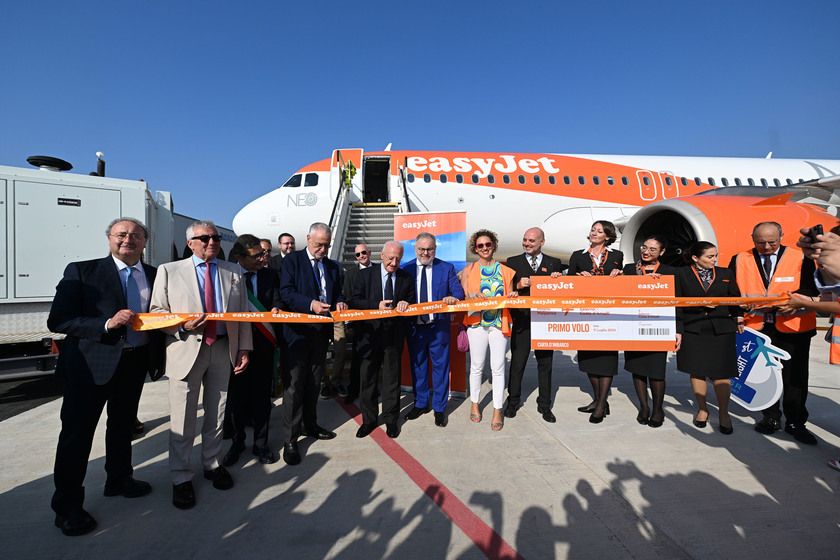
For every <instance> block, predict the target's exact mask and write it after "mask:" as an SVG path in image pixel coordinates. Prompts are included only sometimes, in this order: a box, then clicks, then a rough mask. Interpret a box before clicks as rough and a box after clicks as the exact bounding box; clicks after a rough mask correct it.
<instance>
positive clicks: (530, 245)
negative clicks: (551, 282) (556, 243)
mask: <svg viewBox="0 0 840 560" xmlns="http://www.w3.org/2000/svg"><path fill="white" fill-rule="evenodd" d="M543 245H545V232H544V231H543V230H542V229H540V228H538V227H532V228H531V229H529V230H528V231H526V232H525V233H524V234H522V249H523V250H524V251H525V254H526V255H528V256H531V257H536V256H538V255H539V254H540V252H541V251H542V246H543Z"/></svg>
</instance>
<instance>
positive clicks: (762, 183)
mask: <svg viewBox="0 0 840 560" xmlns="http://www.w3.org/2000/svg"><path fill="white" fill-rule="evenodd" d="M761 186H762V187H769V186H770V184H769V183H768V182H767V179H764V178H762V179H761Z"/></svg>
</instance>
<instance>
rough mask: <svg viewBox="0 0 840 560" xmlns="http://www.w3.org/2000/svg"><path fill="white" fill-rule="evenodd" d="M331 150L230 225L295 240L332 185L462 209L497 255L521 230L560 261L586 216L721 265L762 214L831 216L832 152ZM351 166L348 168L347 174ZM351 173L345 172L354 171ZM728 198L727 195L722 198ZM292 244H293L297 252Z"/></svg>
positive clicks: (581, 239)
mask: <svg viewBox="0 0 840 560" xmlns="http://www.w3.org/2000/svg"><path fill="white" fill-rule="evenodd" d="M771 155H772V154H769V155H768V156H767V157H766V158H763V159H759V158H756V159H750V158H719V157H668V156H612V155H566V154H548V153H543V154H513V153H506V152H499V153H472V152H429V151H408V150H403V151H391V150H390V145H389V146H388V148H386V150H385V151H382V152H372V153H370V152H368V153H365V152H363V151H362V150H360V149H346V150H335V151H334V152H333V156H332V158H329V159H325V160H322V161H318V162H315V163H312V164H310V165H307V166H305V167H303V168H302V169H300V170H299V171H298V172H297V173H295V174H294V175H292V177H291V178H290V179H289V180H288V181H286V183H285V184H283V186H281V187H279V188H277V189H275V190H273V191H271V192H269V193H267V194H265V195H263V196H261V197H260V198H258V199H257V200H255V201H253V202H251V203H250V204H248V205H247V206H245V208H243V209H242V210H241V211H240V212H239V213H238V214H237V215H236V217H235V218H234V220H233V229H234V230H235V231H236V232H237V233H238V234H239V233H246V232H247V233H253V234H254V235H257V236H259V237H267V238H269V239H272V240H275V239H277V236H278V235H279V234H280V233H281V232H284V231H288V232H291V233H292V234H293V235H295V236H296V237H297V238H298V239H299V240H300V239H303V238H304V236H305V233H306V231H307V228H308V226H309V224H311V223H312V222H316V221H321V222H327V223H329V222H330V220H331V218H332V217H333V216H334V215H335V213H336V211H337V208H336V205H337V201H338V198H337V197H338V196H339V194H341V193H342V189H343V188H344V189H346V191H345V192H344V194H345V195H347V196H346V197H345V198H343V200H344V201H346V202H349V203H398V204H399V207H400V211H401V212H451V211H466V213H467V234H468V235H469V233H470V232H472V231H474V230H476V229H479V228H488V229H491V230H494V231H495V232H496V233H497V234H498V235H499V242H500V243H499V244H500V247H499V251H498V253H497V255H499V256H501V257H504V256H509V255H513V254H516V253H519V252H521V250H522V248H521V244H520V242H521V239H522V234H523V232H524V231H525V230H527V229H528V228H530V227H534V226H539V227H541V228H542V229H543V230H545V233H546V245H545V247H544V251H545V252H546V253H549V254H553V255H557V256H560V257H561V258H563V259H564V260H566V259H567V258H568V256H569V255H570V254H571V253H572V251H574V250H576V249H580V248H582V247H584V246H586V244H587V239H586V237H587V234H588V233H589V227H590V225H591V224H592V222H593V221H595V220H610V221H612V222H613V223H615V224H616V226H617V227H618V228H619V230H620V232H621V240H620V244H619V245H620V246H619V248H620V249H621V250H622V251H623V252H624V254H625V255H626V256H625V260H627V261H629V259H630V255H632V258H634V259H636V258H638V256H639V255H638V249H637V248H638V247H639V245H640V241H641V240H642V239H644V237H645V236H647V235H650V234H660V235H664V236H665V237H666V238H667V239H668V240H669V245H670V247H671V250H670V253H671V259H672V260H674V261H676V260H678V259H679V253H680V252H681V251H682V250H684V249H685V248H686V247H687V246H688V245H689V244H691V243H692V242H694V241H696V240H706V241H710V242H712V243H715V244H716V245H717V246H718V247H719V249H720V252H721V259H720V262H721V263H722V264H723V265H725V264H726V263H727V262H728V260H729V257H730V256H731V255H732V254H734V253H736V252H738V251H742V250H745V249H746V248H748V247H751V246H752V244H751V242H750V233H751V231H752V227H753V225H755V224H756V223H758V222H760V221H767V220H772V221H777V222H779V223H781V224H782V226H783V228H784V231H785V233H786V237H785V241H786V242H787V243H788V244H793V243H795V241H796V239H797V238H798V237H799V234H798V233H797V230H798V229H799V228H801V227H805V226H810V225H815V224H818V223H819V224H823V226H824V228H825V230H828V229H830V228H831V227H833V226H834V225H835V224H836V223H837V218H836V217H835V216H836V215H837V207H838V206H840V196H836V195H835V194H834V189H835V188H838V187H840V175H838V172H840V160H799V159H773V158H772V157H771ZM356 170H358V172H356ZM354 173H355V174H354ZM720 195H727V196H720ZM301 247H302V246H301V245H300V242H299V246H298V248H301Z"/></svg>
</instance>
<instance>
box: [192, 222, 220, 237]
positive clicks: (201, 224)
mask: <svg viewBox="0 0 840 560" xmlns="http://www.w3.org/2000/svg"><path fill="white" fill-rule="evenodd" d="M195 228H205V229H214V230H216V233H219V228H217V227H216V224H214V223H213V221H212V220H196V221H194V222H193V223H191V224H190V225H189V227H187V241H191V240H192V238H193V232H194V231H195Z"/></svg>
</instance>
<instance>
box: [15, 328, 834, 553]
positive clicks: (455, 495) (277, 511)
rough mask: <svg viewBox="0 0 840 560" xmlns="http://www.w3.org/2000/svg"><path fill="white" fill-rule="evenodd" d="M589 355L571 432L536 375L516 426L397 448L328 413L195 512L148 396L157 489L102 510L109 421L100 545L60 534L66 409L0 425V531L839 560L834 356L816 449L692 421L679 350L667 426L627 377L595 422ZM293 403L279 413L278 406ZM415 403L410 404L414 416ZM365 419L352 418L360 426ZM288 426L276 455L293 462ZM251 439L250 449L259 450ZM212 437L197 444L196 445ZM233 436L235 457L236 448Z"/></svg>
mask: <svg viewBox="0 0 840 560" xmlns="http://www.w3.org/2000/svg"><path fill="white" fill-rule="evenodd" d="M573 358H574V355H573V353H561V352H557V353H556V354H555V359H554V371H553V388H554V390H555V399H554V407H553V411H554V413H555V414H556V416H557V423H556V424H547V423H546V422H544V421H543V420H542V417H541V416H540V415H539V414H538V413H537V410H536V408H537V405H536V364H535V362H534V360H533V358H532V359H531V360H530V362H529V366H528V370H527V372H526V375H525V381H524V383H523V385H524V386H523V394H524V395H526V397H527V398H526V400H525V403H524V406H523V408H522V409H521V410H520V412H519V414H518V415H517V416H516V418H514V419H506V422H505V426H504V429H503V430H502V431H500V432H498V433H497V432H493V431H491V429H490V417H491V415H492V405H491V404H490V403H491V401H490V396H489V394H488V393H489V391H490V388H489V383H485V385H484V387H483V390H482V408H483V412H484V419H483V421H482V422H481V423H473V422H471V421H470V420H469V403H468V402H466V401H464V400H461V399H452V400H450V403H449V407H448V410H447V412H448V414H449V425H448V426H447V427H446V428H439V427H436V426H435V425H434V418H433V415H432V414H427V415H424V416H421V417H420V418H419V419H417V420H414V421H410V422H404V421H403V420H401V424H402V425H401V427H402V432H401V434H400V436H399V438H397V439H396V440H390V439H389V438H387V437H386V436H385V433H384V427H381V428H379V429H378V430H377V431H376V432H375V433H374V435H373V436H371V437H368V438H365V439H361V440H360V439H357V438H356V437H355V432H356V429H357V427H358V425H359V424H358V422H359V421H360V416H359V415H358V410H357V409H355V407H344V406H343V405H342V404H340V403H339V402H338V401H336V400H329V401H320V402H319V405H318V415H319V422H320V424H321V425H323V426H324V427H326V428H328V429H331V430H335V431H336V432H337V433H338V437H337V438H336V439H334V440H331V441H315V440H312V439H304V440H301V442H300V449H301V452H302V454H303V456H304V457H303V462H302V463H301V464H300V465H297V466H294V467H290V466H287V465H286V464H285V463H283V462H282V460H281V461H279V462H278V463H276V464H273V465H261V464H259V463H258V462H256V460H255V459H254V457H253V456H251V455H250V453H249V452H247V451H246V453H245V454H243V456H242V458H240V462H239V463H238V464H237V465H235V466H234V467H232V468H231V469H230V471H231V473H232V475H233V477H234V481H235V486H234V488H233V489H231V490H228V491H219V490H215V489H214V488H213V486H212V484H211V483H210V482H209V481H207V480H205V479H204V478H203V477H202V476H201V470H200V469H201V465H200V460H199V447H198V445H196V447H195V449H194V453H193V464H194V465H197V468H198V469H199V475H198V476H197V477H196V478H195V480H194V484H195V489H196V494H197V501H198V503H197V505H196V507H195V508H193V509H191V510H188V511H181V510H178V509H176V508H174V507H173V506H172V503H171V499H172V491H171V482H170V480H169V473H168V461H167V445H168V434H169V432H168V430H169V409H168V401H167V380H166V378H164V379H162V380H160V381H157V382H155V383H152V382H148V383H147V384H146V386H145V389H144V393H143V398H142V401H141V403H140V418H141V420H143V421H144V422H145V424H146V433H145V434H144V435H143V437H141V438H138V439H137V440H136V441H135V442H134V464H135V466H136V470H135V477H136V478H138V479H140V480H145V481H148V482H150V483H151V484H152V486H153V488H154V490H153V492H152V493H151V494H149V495H148V496H145V497H142V498H137V499H126V498H123V497H111V498H106V497H104V496H103V494H102V489H103V485H104V483H105V472H104V415H103V420H102V422H100V426H99V431H98V433H97V435H96V438H95V440H94V448H93V452H92V454H91V458H90V462H89V465H88V474H87V479H86V492H87V497H86V500H85V509H87V510H88V511H89V512H90V513H91V514H92V515H93V516H94V517H95V518H96V519H97V521H98V522H99V526H98V528H97V529H96V530H95V531H94V532H92V533H90V534H88V535H85V536H81V537H66V536H64V535H63V534H62V533H61V531H60V530H59V529H57V528H56V527H55V526H54V525H53V518H54V515H53V512H52V510H50V507H49V503H50V497H51V495H52V492H53V481H52V467H53V461H54V456H55V446H56V441H57V438H58V432H59V430H60V420H59V411H60V406H61V399H59V400H56V401H53V402H49V403H47V404H44V405H41V406H39V407H37V408H34V409H32V410H29V411H27V412H24V413H22V414H19V415H17V416H15V417H13V418H10V419H7V420H4V421H3V422H0V450H2V453H0V511H2V517H1V518H0V534H2V543H3V551H2V556H3V557H4V558H15V559H18V558H20V559H24V558H25V559H34V558H59V557H61V558H101V559H106V558H119V559H121V560H122V559H131V558H144V559H145V558H181V559H183V558H240V557H245V556H248V557H254V556H257V557H262V556H266V557H279V558H306V559H310V558H311V559H320V558H330V559H333V558H335V559H377V558H388V559H394V560H397V559H399V560H406V559H411V558H425V559H429V558H431V559H442V558H447V559H449V558H452V559H472V558H528V559H550V558H558V559H561V558H575V559H576V558H593V559H613V558H615V559H623V558H642V559H647V558H651V559H658V558H693V559H716V558H738V559H739V560H748V559H752V558H755V559H762V560H767V559H772V558H794V557H797V558H808V559H809V560H813V559H820V558H826V559H827V558H832V559H834V558H837V557H838V550H840V499H838V498H840V495H839V494H840V472H835V471H833V470H831V469H830V468H829V467H828V466H827V464H826V461H827V460H829V459H837V458H840V436H838V434H840V404H838V401H840V368H838V367H837V366H831V365H829V364H828V345H827V344H826V343H825V342H824V341H823V340H822V339H821V337H820V336H818V337H816V338H815V339H814V340H813V343H812V351H811V392H810V395H809V398H808V409H809V411H810V420H809V424H808V427H809V429H810V430H811V431H812V432H813V433H814V434H815V435H816V436H817V438H818V439H819V444H818V445H816V446H806V445H801V444H799V443H797V442H796V441H795V440H794V439H793V438H792V437H791V436H789V435H788V434H786V433H784V431H781V432H778V433H776V434H774V435H772V436H764V435H761V434H758V433H756V432H755V431H754V430H753V423H754V421H755V419H756V418H758V417H760V413H751V412H748V411H746V410H744V409H743V408H741V407H740V406H739V405H736V404H733V405H732V407H731V414H732V419H733V427H734V429H735V432H734V434H732V435H730V436H725V435H723V434H721V433H719V432H718V431H717V428H718V421H717V410H716V408H715V407H714V397H713V394H712V391H711V389H710V391H709V393H710V397H709V398H710V410H711V414H710V423H709V426H708V427H707V428H705V429H702V430H700V429H697V428H695V427H694V426H693V425H692V423H691V420H692V417H693V414H694V411H695V404H694V397H693V394H692V392H691V389H690V387H689V383H688V376H687V375H685V374H682V373H680V372H677V371H675V370H674V369H673V368H674V365H675V359H674V358H673V356H672V357H671V361H670V363H669V371H668V379H667V383H668V386H667V390H666V393H667V396H666V399H665V407H666V421H665V425H664V426H662V427H661V428H656V429H654V428H650V427H648V426H644V425H640V424H638V423H637V422H636V414H637V409H636V404H635V393H634V391H633V385H632V381H631V376H630V374H629V373H627V372H624V371H622V372H621V373H620V374H619V376H618V377H617V378H616V379H615V382H614V384H613V391H612V395H611V397H610V405H611V414H610V415H609V416H608V417H607V418H606V419H605V421H604V422H603V423H601V424H590V423H589V422H588V415H585V414H581V413H579V412H577V410H576V408H577V407H578V406H582V405H586V404H588V403H589V401H590V396H589V393H588V391H589V382H588V380H587V378H586V376H585V375H584V374H582V373H580V372H579V371H578V369H577V365H576V364H575V363H574V361H573ZM278 403H279V401H278ZM411 405H412V396H411V395H410V394H405V395H403V398H402V406H403V408H404V409H405V410H407V409H409V408H410V407H411ZM353 414H355V415H356V416H355V417H354V416H352V415H353ZM280 422H281V419H280V414H279V410H278V409H275V410H274V411H273V414H272V421H271V434H270V443H271V446H272V448H273V449H274V450H276V451H277V452H278V453H279V451H280V450H281V447H282V441H281V440H280V437H281V436H280V434H281V430H280ZM250 436H251V434H250V432H249V434H248V438H249V439H248V441H247V442H246V444H247V445H248V451H249V450H250V445H251V440H250ZM198 441H200V436H199V437H198V438H197V443H198ZM229 445H230V442H229V441H226V442H225V445H224V449H225V451H226V450H227V449H228V447H229Z"/></svg>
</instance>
